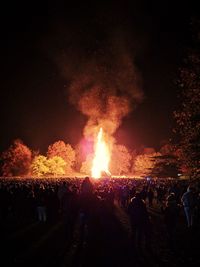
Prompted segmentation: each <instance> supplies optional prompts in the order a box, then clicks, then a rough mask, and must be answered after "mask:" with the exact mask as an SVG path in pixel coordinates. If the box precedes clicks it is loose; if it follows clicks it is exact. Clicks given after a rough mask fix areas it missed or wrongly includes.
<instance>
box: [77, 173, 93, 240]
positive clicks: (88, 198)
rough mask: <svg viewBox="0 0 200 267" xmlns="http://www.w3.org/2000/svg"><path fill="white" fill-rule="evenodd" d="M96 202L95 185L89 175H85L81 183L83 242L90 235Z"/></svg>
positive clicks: (81, 228)
mask: <svg viewBox="0 0 200 267" xmlns="http://www.w3.org/2000/svg"><path fill="white" fill-rule="evenodd" d="M93 204H94V187H93V184H92V183H91V181H90V179H89V177H85V179H84V180H83V182H82V184H81V194H80V232H81V238H80V240H81V243H82V242H85V241H84V240H86V239H87V236H88V228H89V223H90V221H91V216H92V209H93Z"/></svg>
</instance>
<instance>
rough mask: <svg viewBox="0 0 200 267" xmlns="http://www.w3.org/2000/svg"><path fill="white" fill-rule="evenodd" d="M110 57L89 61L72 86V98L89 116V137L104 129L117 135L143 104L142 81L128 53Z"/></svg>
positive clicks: (87, 135) (85, 132)
mask: <svg viewBox="0 0 200 267" xmlns="http://www.w3.org/2000/svg"><path fill="white" fill-rule="evenodd" d="M106 56H107V58H104V59H103V62H101V60H102V58H101V59H100V60H99V61H98V60H97V59H95V60H94V61H90V62H85V64H84V63H83V64H82V66H81V67H80V70H79V72H77V73H75V75H74V76H73V79H72V81H71V84H70V86H69V99H70V101H71V103H73V104H74V105H75V106H76V107H77V108H78V109H79V110H80V111H81V112H82V113H83V114H84V115H86V116H87V117H88V121H87V124H86V126H85V128H84V135H85V137H87V138H90V137H92V136H93V135H94V134H96V132H97V130H99V127H103V129H104V131H106V132H107V133H108V134H109V135H113V134H114V133H115V131H116V130H117V128H118V127H119V126H120V124H121V122H122V119H123V118H124V117H125V116H126V115H128V114H129V112H131V111H132V109H133V108H134V107H135V106H136V104H137V103H139V102H141V100H142V98H143V92H142V90H141V78H140V75H139V73H138V71H137V69H136V67H135V66H134V61H133V59H132V58H131V56H130V55H129V54H128V53H127V51H125V50H124V51H121V52H119V53H115V54H114V55H112V54H106Z"/></svg>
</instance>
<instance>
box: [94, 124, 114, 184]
mask: <svg viewBox="0 0 200 267" xmlns="http://www.w3.org/2000/svg"><path fill="white" fill-rule="evenodd" d="M109 162H110V151H109V148H108V146H107V145H106V142H105V140H104V138H103V129H102V128H100V130H99V133H98V136H97V142H96V144H95V153H94V159H93V164H92V177H93V178H95V179H99V178H101V175H102V172H105V173H106V174H109V175H110V172H109Z"/></svg>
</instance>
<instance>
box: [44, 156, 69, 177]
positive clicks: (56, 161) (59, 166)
mask: <svg viewBox="0 0 200 267" xmlns="http://www.w3.org/2000/svg"><path fill="white" fill-rule="evenodd" d="M47 165H48V168H49V171H48V173H49V174H50V175H54V176H58V175H64V174H65V167H66V162H65V161H64V159H63V158H61V157H58V156H54V157H52V158H50V159H48V160H47Z"/></svg>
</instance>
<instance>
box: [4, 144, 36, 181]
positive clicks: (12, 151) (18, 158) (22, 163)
mask: <svg viewBox="0 0 200 267" xmlns="http://www.w3.org/2000/svg"><path fill="white" fill-rule="evenodd" d="M1 161H2V175H3V176H21V175H26V174H28V173H29V168H30V165H31V161H32V152H31V150H30V149H29V148H28V147H27V146H26V145H24V144H23V142H22V141H21V140H19V139H17V140H15V141H14V142H13V144H12V145H11V146H10V147H9V148H8V150H6V151H4V152H3V153H2V155H1Z"/></svg>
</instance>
